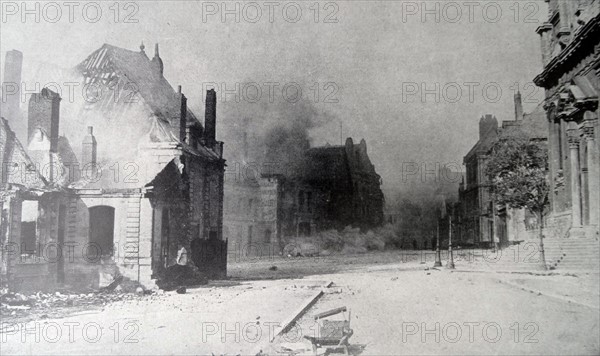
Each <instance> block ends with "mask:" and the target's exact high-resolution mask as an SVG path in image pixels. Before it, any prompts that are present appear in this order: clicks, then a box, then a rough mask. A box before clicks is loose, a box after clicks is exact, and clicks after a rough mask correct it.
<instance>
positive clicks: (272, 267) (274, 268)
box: [269, 266, 277, 271]
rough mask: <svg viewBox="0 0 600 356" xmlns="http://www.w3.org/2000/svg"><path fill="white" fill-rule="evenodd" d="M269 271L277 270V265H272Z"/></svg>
mask: <svg viewBox="0 0 600 356" xmlns="http://www.w3.org/2000/svg"><path fill="white" fill-rule="evenodd" d="M269 271H277V266H271V267H269Z"/></svg>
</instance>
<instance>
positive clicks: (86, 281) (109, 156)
mask: <svg viewBox="0 0 600 356" xmlns="http://www.w3.org/2000/svg"><path fill="white" fill-rule="evenodd" d="M57 73H58V74H59V75H60V76H61V77H60V78H53V79H54V82H55V83H64V82H67V81H71V82H73V81H75V82H76V83H80V84H81V87H85V86H86V85H87V86H91V85H93V86H95V87H96V88H98V90H99V92H100V93H102V95H100V96H96V97H94V98H93V100H91V99H90V98H89V97H85V96H84V95H82V97H79V96H77V97H76V98H74V99H75V100H70V101H67V102H64V100H63V101H61V97H60V95H59V94H57V93H54V92H53V91H52V90H49V89H46V88H44V89H43V90H42V91H41V92H40V93H38V94H34V95H32V96H31V97H30V99H29V105H28V110H27V115H24V117H27V120H26V125H25V126H26V132H25V133H24V135H23V136H24V137H26V141H24V142H22V141H20V140H19V139H18V135H15V134H14V132H13V131H12V130H11V129H10V128H9V126H10V127H13V123H14V126H15V127H19V125H20V123H19V122H18V121H17V120H18V116H16V117H17V119H15V118H11V117H5V120H3V121H2V131H1V133H2V136H1V140H0V154H1V155H0V156H1V158H2V167H3V168H2V194H1V195H0V204H1V206H2V219H3V220H2V227H3V228H2V231H1V233H2V236H0V237H1V239H2V243H3V245H4V246H6V247H8V248H5V249H3V255H2V265H3V266H4V268H3V269H2V279H3V282H7V283H8V285H9V286H11V287H13V288H16V289H19V288H21V289H23V288H26V287H28V288H30V289H37V288H46V289H47V288H52V287H53V286H56V285H62V284H64V285H67V286H73V287H93V288H97V287H98V286H101V285H103V284H105V283H106V281H107V280H109V281H110V280H111V279H114V278H116V277H117V276H123V277H125V278H126V279H129V280H132V281H136V282H138V283H140V284H141V285H143V286H146V287H150V286H152V285H153V284H154V280H155V279H156V277H157V276H159V275H160V274H161V273H162V272H163V271H164V269H165V267H167V266H169V265H172V264H173V263H174V262H175V258H176V255H177V251H178V250H179V249H180V248H182V247H184V248H186V250H187V251H188V254H189V255H190V256H189V257H191V260H192V261H193V262H194V263H195V264H196V265H197V266H198V267H199V268H200V270H201V271H203V272H204V273H205V274H206V275H209V276H212V277H222V276H224V275H225V274H226V264H225V260H224V259H222V258H221V257H224V256H225V253H223V254H222V255H221V254H219V255H218V256H217V255H215V254H210V256H207V254H206V247H207V246H213V247H214V246H220V247H221V248H220V249H219V250H221V251H223V252H225V251H226V242H225V241H223V235H222V202H223V173H224V167H225V161H224V159H223V158H222V152H223V143H222V142H219V141H217V139H216V130H215V127H216V94H215V92H214V90H209V91H208V92H207V95H206V103H205V119H204V124H202V123H201V122H200V120H199V119H198V118H197V117H196V115H195V114H194V113H193V112H192V111H191V110H189V108H188V106H187V99H186V97H185V95H184V94H183V93H182V90H181V87H179V88H178V90H177V91H175V90H174V89H173V88H172V87H171V85H170V84H169V83H168V81H167V80H166V79H165V77H164V76H163V62H162V59H161V57H160V55H159V52H158V45H157V46H156V48H155V53H154V56H153V58H149V57H148V56H147V55H146V53H145V48H144V46H143V45H142V46H141V47H140V50H139V51H131V50H127V49H123V48H118V47H115V46H111V45H108V44H105V45H103V46H102V47H100V48H99V49H98V50H96V51H94V52H93V53H92V54H90V55H89V56H88V58H86V59H85V60H84V61H83V62H81V63H80V64H79V65H77V66H76V67H75V68H72V69H69V70H58V71H54V72H53V74H54V75H56V74H57ZM50 75H52V74H50ZM115 88H119V89H120V90H115ZM21 124H22V123H21Z"/></svg>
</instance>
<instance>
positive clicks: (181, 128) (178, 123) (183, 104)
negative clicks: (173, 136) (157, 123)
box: [171, 85, 187, 142]
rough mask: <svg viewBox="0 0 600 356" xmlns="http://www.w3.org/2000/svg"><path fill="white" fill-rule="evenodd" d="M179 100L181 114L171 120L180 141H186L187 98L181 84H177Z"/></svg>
mask: <svg viewBox="0 0 600 356" xmlns="http://www.w3.org/2000/svg"><path fill="white" fill-rule="evenodd" d="M177 100H178V102H179V114H178V115H177V116H176V117H175V118H174V119H173V120H172V121H171V125H173V127H174V128H175V132H178V133H179V141H180V142H185V141H186V123H187V98H186V97H185V95H183V93H182V92H181V85H179V86H177Z"/></svg>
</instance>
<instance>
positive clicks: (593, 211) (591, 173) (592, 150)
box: [583, 111, 600, 226]
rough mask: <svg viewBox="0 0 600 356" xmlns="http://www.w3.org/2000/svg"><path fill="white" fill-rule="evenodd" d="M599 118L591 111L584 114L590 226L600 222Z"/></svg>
mask: <svg viewBox="0 0 600 356" xmlns="http://www.w3.org/2000/svg"><path fill="white" fill-rule="evenodd" d="M597 123H598V118H597V117H596V116H595V114H594V113H593V112H591V111H588V112H586V113H585V114H584V123H583V125H584V126H583V136H584V138H585V144H586V147H587V157H586V158H587V165H588V167H587V168H588V173H587V174H588V179H587V182H588V194H589V195H588V197H587V199H588V202H589V217H590V219H589V224H590V225H596V226H598V225H599V224H600V222H599V221H598V219H599V218H600V217H599V216H600V167H599V166H600V163H599V162H598V161H599V157H598V152H597V143H596V141H595V130H596V125H597Z"/></svg>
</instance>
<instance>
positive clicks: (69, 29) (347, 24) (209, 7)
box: [0, 0, 547, 189]
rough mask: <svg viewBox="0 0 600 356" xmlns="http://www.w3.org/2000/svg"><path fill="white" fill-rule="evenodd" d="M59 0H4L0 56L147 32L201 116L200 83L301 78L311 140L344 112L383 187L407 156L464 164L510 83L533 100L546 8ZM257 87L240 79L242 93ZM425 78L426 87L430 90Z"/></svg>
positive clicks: (503, 111) (504, 111)
mask: <svg viewBox="0 0 600 356" xmlns="http://www.w3.org/2000/svg"><path fill="white" fill-rule="evenodd" d="M11 4H12V5H11ZM15 4H16V6H17V7H18V8H17V9H16V10H15V8H14V6H15ZM58 4H59V6H60V8H61V11H62V14H58V13H57V11H56V10H57V9H56V8H54V6H46V7H44V3H42V5H40V11H39V15H40V19H39V23H36V22H35V18H34V15H27V17H26V18H25V20H26V22H25V23H23V21H22V20H23V19H22V17H21V15H22V10H23V9H22V8H21V3H20V2H18V3H7V2H4V1H3V6H2V10H3V12H2V15H3V17H2V22H1V24H0V26H1V28H0V32H1V41H0V46H1V47H0V51H1V55H2V60H3V59H4V54H5V52H6V50H10V49H18V50H20V51H22V52H23V53H24V62H25V64H24V66H25V68H24V71H25V72H27V70H31V69H30V68H33V67H34V64H33V63H35V62H40V61H43V62H49V63H53V64H57V65H60V66H63V67H72V66H74V65H76V64H77V63H79V62H81V61H82V60H84V59H85V58H86V57H87V55H89V54H90V53H91V52H93V51H94V50H96V49H97V48H99V47H100V46H101V45H102V44H103V43H110V44H112V45H115V46H119V47H123V48H128V49H132V50H139V45H140V43H141V42H142V41H143V42H144V44H145V45H146V53H148V55H149V56H152V55H153V53H154V43H155V42H159V43H160V54H161V57H162V59H163V62H164V65H165V70H164V75H165V77H166V78H167V79H168V80H169V82H170V83H171V84H172V85H173V86H174V87H175V86H176V85H182V86H183V90H184V93H185V94H186V96H187V97H188V103H189V105H191V106H192V108H196V109H197V111H198V112H200V114H201V113H202V109H201V107H202V105H201V100H202V98H201V94H202V91H203V83H210V82H217V83H224V85H225V87H226V88H228V89H234V88H235V85H236V84H235V83H236V82H238V83H239V82H254V83H257V84H258V85H259V87H260V89H261V91H262V95H263V96H267V95H270V94H269V87H270V86H269V85H266V84H265V83H268V82H270V83H277V84H276V85H275V86H274V89H273V92H272V94H271V95H272V96H273V99H274V100H278V101H282V100H290V101H293V100H294V93H295V90H296V89H297V88H298V87H300V88H301V90H302V95H303V99H302V100H311V101H317V102H316V103H315V106H316V107H317V108H318V109H319V110H321V111H323V112H324V113H326V114H327V117H330V118H331V119H330V120H329V121H328V122H325V123H323V125H321V126H319V127H318V128H316V129H313V130H312V132H311V136H312V138H313V144H314V145H318V144H324V143H326V142H329V143H332V144H337V143H339V140H340V131H339V130H340V124H339V123H340V121H341V122H343V136H344V137H347V136H351V137H353V138H354V139H355V140H357V141H358V140H360V139H361V138H364V139H365V140H366V142H367V145H368V150H369V154H370V157H371V160H372V161H373V162H374V164H375V166H376V169H377V171H378V173H380V174H381V175H382V177H383V180H384V185H385V188H388V189H389V188H390V187H399V188H402V187H403V183H402V169H403V163H406V162H417V163H419V164H422V163H423V164H427V165H428V167H429V168H431V167H433V165H434V164H435V163H436V162H439V163H440V164H445V163H458V164H460V163H462V157H463V156H464V155H465V154H466V153H467V152H468V150H469V149H470V148H471V147H472V145H473V144H474V143H475V142H476V141H477V135H478V121H479V118H480V117H481V115H483V114H486V113H490V114H494V115H496V117H497V118H498V119H499V120H510V119H513V117H514V107H513V94H514V89H515V88H516V87H515V85H514V84H515V83H519V86H520V88H521V91H522V92H523V96H524V100H525V103H524V107H525V111H530V110H532V109H533V108H534V107H535V106H536V104H537V103H539V101H541V99H542V98H543V91H542V90H541V89H539V88H537V89H535V88H533V87H532V86H531V81H532V79H533V77H534V76H535V75H536V74H538V73H539V72H540V71H541V55H540V40H539V36H538V35H537V34H536V33H535V29H536V27H537V26H539V25H540V24H541V23H542V22H543V21H545V20H546V18H547V7H546V5H545V3H544V2H543V1H541V0H540V1H528V2H525V1H521V2H516V1H498V2H491V1H487V2H480V3H473V2H463V1H459V2H455V3H451V5H448V2H437V3H436V2H434V1H427V2H408V1H404V2H402V1H337V2H319V3H316V2H314V1H296V2H278V3H277V4H278V5H269V3H268V2H260V1H258V2H255V3H252V4H251V5H248V3H243V2H231V1H230V2H227V7H228V8H229V9H230V10H232V9H233V13H234V14H230V15H227V17H226V18H225V19H224V21H223V18H222V17H221V15H222V14H223V11H224V10H225V9H224V8H223V5H222V4H223V2H191V1H189V2H184V1H169V2H151V1H143V2H135V3H131V4H130V5H126V4H125V2H124V3H121V5H120V6H119V11H118V13H117V11H116V8H115V7H114V3H113V2H100V3H99V9H100V10H101V14H100V15H99V16H97V10H98V9H97V8H96V6H95V5H94V4H91V5H90V4H88V5H87V6H86V3H85V2H83V3H79V5H78V6H77V7H75V8H74V10H73V13H72V18H71V19H70V18H69V8H68V7H66V6H64V5H63V4H62V2H59V3H58ZM236 4H237V5H236ZM315 4H316V5H315ZM28 6H29V8H30V9H34V5H33V3H29V4H28ZM84 6H85V10H84ZM111 6H112V7H111ZM236 6H238V9H239V12H238V15H239V22H236V19H235V12H236V10H235V9H236ZM424 7H426V8H424ZM436 7H437V10H436ZM257 8H260V11H261V12H262V14H261V16H260V18H258V15H257V12H256V9H257ZM299 9H300V10H301V13H299V12H297V11H298V10H299ZM317 9H318V18H317V16H316V15H317ZM427 9H428V10H432V11H431V12H430V13H429V14H427V15H426V16H425V18H423V14H424V13H423V10H427ZM270 10H272V16H270V15H271V14H270ZM498 10H500V12H498ZM34 11H35V10H34ZM284 11H285V14H284ZM458 11H460V13H459V12H458ZM15 12H16V13H15ZM13 13H15V14H13ZM128 15H131V16H129V18H128ZM436 15H437V16H439V18H438V21H436ZM469 15H470V16H469ZM86 16H87V20H86ZM115 19H117V20H118V22H115ZM71 20H72V21H73V23H71ZM126 20H129V21H131V20H134V21H137V23H125V21H126ZM296 20H297V21H296ZM51 21H54V23H52V22H51ZM92 21H96V22H93V23H92ZM294 21H296V22H294ZM294 83H297V84H294ZM469 83H471V84H469ZM286 84H287V86H286ZM436 86H437V88H439V89H436ZM284 87H286V88H287V96H286V93H284V92H283V88H284ZM317 87H318V88H319V91H318V94H317V92H316V88H317ZM242 88H243V87H242ZM484 88H485V89H486V90H484ZM498 88H500V89H501V91H502V93H501V94H500V95H498V93H497V89H498ZM255 89H256V87H247V90H240V91H241V93H242V99H241V100H244V99H247V98H246V97H245V96H244V95H243V94H244V93H246V94H247V95H250V96H253V95H255V93H256V91H255ZM422 89H430V90H431V92H430V94H427V95H425V96H424V97H423V96H422V92H421V90H422ZM436 92H437V93H439V102H436ZM470 94H472V95H470ZM219 98H220V99H221V100H223V98H222V97H219ZM225 99H226V100H228V101H233V100H234V98H233V95H229V96H227V97H226V98H225ZM423 99H424V100H423ZM249 100H252V98H250V99H249ZM325 101H327V102H325ZM336 101H337V102H336ZM199 116H200V115H199ZM218 129H219V130H220V131H223V130H227V128H226V127H222V126H221V127H219V128H218ZM225 145H226V147H227V142H226V143H225Z"/></svg>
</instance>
